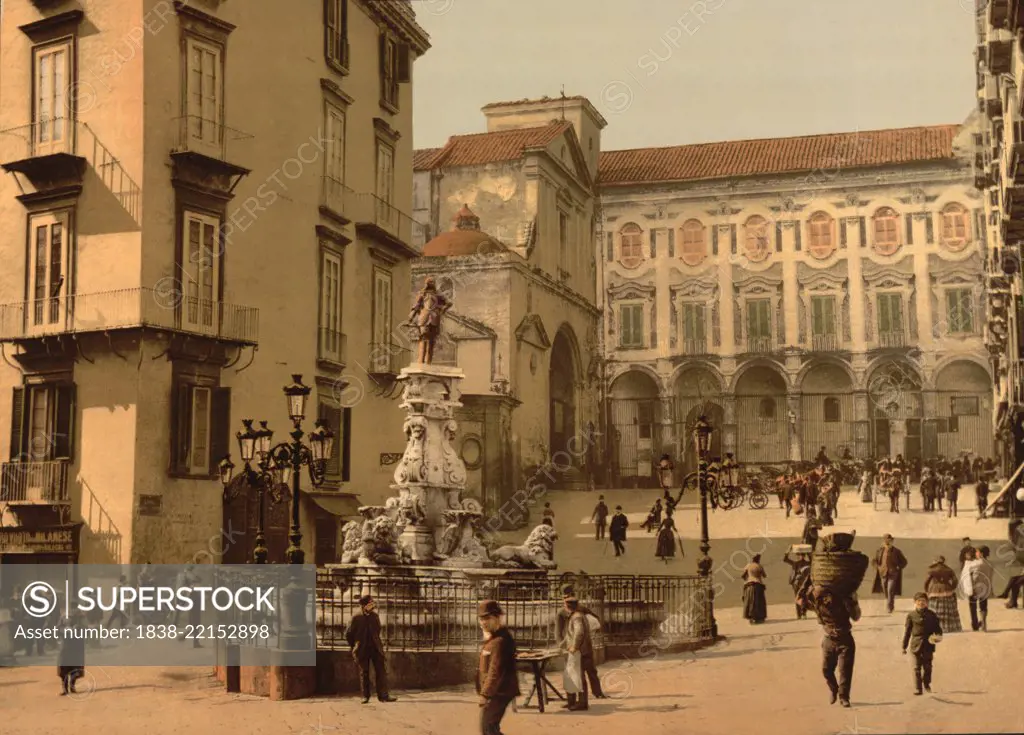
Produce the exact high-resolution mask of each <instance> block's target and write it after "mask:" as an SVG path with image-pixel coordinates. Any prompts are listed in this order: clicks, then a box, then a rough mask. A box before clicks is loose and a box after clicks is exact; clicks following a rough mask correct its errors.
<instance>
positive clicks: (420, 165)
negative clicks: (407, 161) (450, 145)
mask: <svg viewBox="0 0 1024 735" xmlns="http://www.w3.org/2000/svg"><path fill="white" fill-rule="evenodd" d="M441 150H442V149H441V148H421V149H420V150H418V151H413V152H412V169H413V171H426V170H429V169H430V161H431V159H433V158H434V156H436V155H437V154H438V153H440V152H441Z"/></svg>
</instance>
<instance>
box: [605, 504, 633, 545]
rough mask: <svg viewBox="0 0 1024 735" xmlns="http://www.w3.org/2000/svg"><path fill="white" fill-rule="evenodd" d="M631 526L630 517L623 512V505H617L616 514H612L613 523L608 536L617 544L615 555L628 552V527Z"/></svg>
mask: <svg viewBox="0 0 1024 735" xmlns="http://www.w3.org/2000/svg"><path fill="white" fill-rule="evenodd" d="M627 528H629V519H628V518H626V514H625V513H623V512H622V506H621V505H616V506H615V515H613V516H612V522H611V525H610V526H609V528H608V536H609V537H610V538H611V540H612V544H614V545H615V556H622V555H623V554H625V553H626V529H627Z"/></svg>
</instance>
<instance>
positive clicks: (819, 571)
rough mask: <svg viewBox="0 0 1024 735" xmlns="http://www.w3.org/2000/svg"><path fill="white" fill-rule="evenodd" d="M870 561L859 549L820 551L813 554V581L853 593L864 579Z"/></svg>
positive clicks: (836, 589) (841, 592)
mask: <svg viewBox="0 0 1024 735" xmlns="http://www.w3.org/2000/svg"><path fill="white" fill-rule="evenodd" d="M868 561H869V560H868V557H867V555H866V554H862V553H861V552H859V551H832V552H830V551H819V552H817V553H815V554H814V555H812V556H811V583H812V584H814V585H821V586H822V587H829V588H831V589H832V590H834V591H835V592H838V593H840V594H853V593H854V592H856V591H857V589H858V588H859V587H860V583H861V582H863V581H864V575H865V574H866V573H867V571H868Z"/></svg>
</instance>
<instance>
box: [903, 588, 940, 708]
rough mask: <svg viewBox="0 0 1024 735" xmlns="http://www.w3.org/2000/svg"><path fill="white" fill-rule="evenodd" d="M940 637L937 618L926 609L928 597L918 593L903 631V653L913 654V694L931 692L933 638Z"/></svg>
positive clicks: (935, 639)
mask: <svg viewBox="0 0 1024 735" xmlns="http://www.w3.org/2000/svg"><path fill="white" fill-rule="evenodd" d="M941 635H942V626H941V625H940V624H939V616H938V615H936V614H935V613H934V612H932V611H931V610H929V609H928V595H926V594H925V593H924V592H918V593H917V594H916V595H914V609H913V611H911V612H910V613H908V614H907V625H906V627H905V628H904V629H903V653H904V654H906V652H907V645H908V644H909V645H910V652H911V653H912V654H914V694H915V695H920V694H921V693H922V692H921V687H922V686H924V690H925V691H927V692H931V690H932V657H933V656H934V654H935V644H936V643H937V642H938V639H937V638H936V637H935V636H941Z"/></svg>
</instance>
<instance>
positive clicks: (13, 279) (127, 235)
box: [0, 0, 429, 563]
mask: <svg viewBox="0 0 1024 735" xmlns="http://www.w3.org/2000/svg"><path fill="white" fill-rule="evenodd" d="M2 12H3V17H2V25H0V68H2V69H3V74H2V78H0V129H2V130H3V133H2V135H0V159H2V160H0V164H2V167H3V169H4V171H5V175H4V177H3V178H2V180H0V182H2V183H0V223H3V228H4V231H5V232H8V233H10V234H11V236H10V237H8V238H7V239H6V240H5V242H4V244H3V245H2V247H3V249H4V253H3V254H4V261H5V268H4V269H3V271H2V273H0V301H2V302H3V306H2V307H0V347H2V350H3V355H2V356H3V362H2V363H0V364H2V371H0V381H2V386H0V416H2V417H4V418H3V419H2V420H0V443H2V444H3V446H4V447H7V448H9V459H8V461H7V462H6V463H5V464H4V465H3V474H2V488H0V490H2V496H0V506H2V507H3V509H4V513H5V515H4V525H5V526H6V527H7V529H8V531H6V532H5V533H6V535H5V536H4V537H3V538H2V539H0V553H2V554H4V559H8V558H22V559H23V558H28V557H26V556H25V555H26V554H30V553H35V554H37V555H38V554H40V553H56V554H64V555H70V556H72V557H73V558H77V559H78V560H79V561H81V562H89V563H103V562H112V563H119V562H120V563H124V562H133V563H141V562H144V561H150V562H153V563H160V562H165V563H174V562H182V561H187V560H192V559H195V558H199V559H203V558H206V559H214V560H222V559H223V560H225V561H233V562H244V561H245V560H247V559H248V558H250V557H251V552H252V537H253V533H254V528H255V524H256V521H255V512H254V509H253V496H252V494H251V493H247V494H246V493H243V494H242V495H241V496H240V497H236V498H235V499H234V500H232V501H231V502H225V500H224V498H223V497H222V490H221V485H220V482H219V481H218V474H217V465H218V463H219V462H220V460H221V459H222V457H223V456H224V455H225V454H229V453H230V454H232V455H233V460H234V462H235V464H236V465H241V462H240V459H239V457H238V454H237V453H238V449H237V446H236V443H235V432H236V431H238V430H240V429H241V423H240V422H241V419H244V418H250V419H254V420H266V421H268V423H269V426H270V428H271V429H275V430H276V435H275V436H276V439H278V440H285V439H286V438H287V433H288V431H289V430H290V429H291V426H290V422H289V421H288V418H287V414H286V412H285V400H284V396H283V394H282V392H281V388H282V387H283V386H284V385H285V384H286V383H289V382H290V376H291V374H301V375H302V376H303V379H304V382H305V383H306V384H307V385H309V386H310V387H311V388H312V394H311V397H310V401H309V408H308V409H307V419H306V423H305V425H304V428H305V429H306V431H307V432H308V431H309V430H310V429H312V428H313V421H314V419H317V418H322V419H324V420H325V421H327V422H328V423H329V425H331V427H332V428H333V430H334V432H335V434H336V436H337V439H336V441H335V456H333V457H332V458H331V460H330V462H329V466H328V479H327V482H326V483H325V484H324V486H323V487H322V488H319V489H318V490H316V491H313V488H311V487H310V484H309V482H308V479H307V478H303V489H304V490H309V491H311V492H309V493H308V494H306V495H305V499H304V500H303V503H302V518H303V533H304V541H303V545H304V546H305V547H306V549H307V558H309V559H310V560H314V559H315V560H317V561H334V556H335V551H334V548H335V544H336V534H337V525H338V524H337V515H338V514H341V513H350V512H351V511H352V510H353V509H354V507H355V505H357V504H358V503H357V502H356V500H355V494H356V493H358V494H359V495H360V496H361V497H363V498H368V500H364V501H363V502H374V501H376V500H380V499H382V498H384V497H386V496H387V495H388V494H389V490H388V485H389V483H390V474H391V469H393V468H391V467H390V466H389V465H390V463H391V462H392V461H393V459H392V455H393V454H394V453H395V452H401V450H402V445H403V442H402V436H401V433H400V427H401V422H402V413H401V411H399V409H398V407H397V403H396V402H395V401H394V400H393V399H392V398H391V397H390V393H391V392H392V390H391V388H392V386H393V384H394V379H395V377H396V373H397V372H398V370H399V369H400V366H401V365H402V364H404V363H405V362H407V361H408V352H407V351H405V350H403V349H402V348H401V347H396V344H395V343H396V340H395V339H394V334H395V324H396V323H397V322H396V319H398V320H400V317H396V316H395V314H396V313H398V314H399V315H402V313H403V312H404V310H405V308H406V305H407V303H408V301H409V282H410V268H409V261H410V259H411V258H413V257H415V256H416V255H417V254H418V250H417V243H422V241H423V239H424V238H423V235H422V233H420V232H418V226H417V225H416V223H414V222H413V220H412V219H411V217H409V215H408V214H407V213H408V212H410V211H411V204H412V188H411V182H412V176H411V170H412V89H411V79H412V64H413V63H414V61H415V60H416V59H417V58H418V57H419V56H421V55H422V54H423V53H425V52H426V51H427V49H428V48H429V41H428V38H427V36H426V34H425V33H424V31H423V30H422V28H421V27H420V26H419V25H418V24H417V22H416V19H415V14H414V12H413V10H412V4H411V3H409V2H383V1H377V0H326V1H325V2H309V3H299V4H294V3H293V4H286V3H278V4H274V3H270V4H268V3H261V4H259V8H255V7H251V6H250V4H244V5H239V4H237V3H231V2H221V1H220V0H191V1H190V2H187V3H184V2H171V1H170V0H118V2H98V1H97V0H84V1H83V2H77V3H71V2H60V1H48V0H9V1H8V2H5V3H4V4H3V11H2ZM271 53H272V54H273V55H274V56H275V57H277V58H283V59H292V60H300V61H292V62H289V63H280V64H275V63H267V61H266V59H267V58H268V54H271ZM285 516H286V513H285V508H284V506H283V505H281V506H274V507H273V508H272V509H271V511H270V512H269V513H268V540H269V545H270V549H271V556H270V559H271V561H282V560H283V549H284V546H285V545H286V544H287V541H286V539H285V535H286V530H285V528H284V526H285ZM12 528H13V529H15V530H14V531H12V530H10V529H12ZM41 529H46V530H45V531H43V530H41Z"/></svg>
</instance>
